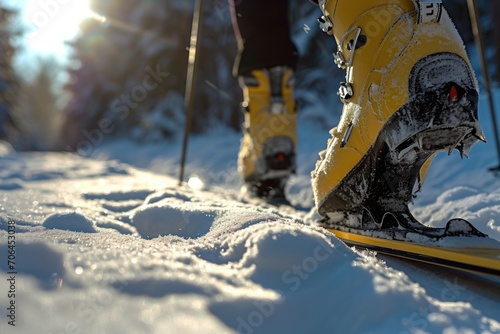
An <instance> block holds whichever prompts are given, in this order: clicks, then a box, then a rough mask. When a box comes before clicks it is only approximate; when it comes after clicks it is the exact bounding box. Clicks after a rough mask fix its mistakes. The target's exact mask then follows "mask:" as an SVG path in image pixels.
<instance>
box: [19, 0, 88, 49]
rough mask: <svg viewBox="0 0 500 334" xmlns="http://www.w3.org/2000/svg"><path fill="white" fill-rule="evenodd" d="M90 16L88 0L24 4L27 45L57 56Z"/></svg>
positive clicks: (59, 0) (61, 0)
mask: <svg viewBox="0 0 500 334" xmlns="http://www.w3.org/2000/svg"><path fill="white" fill-rule="evenodd" d="M93 15H94V13H93V12H92V11H91V10H90V8H89V2H88V0H46V1H40V0H27V2H26V7H25V9H24V16H25V20H26V21H27V26H28V34H27V38H28V40H27V45H28V47H30V48H31V49H32V50H33V51H35V52H42V53H58V52H59V51H61V50H62V49H64V48H65V45H64V42H65V41H68V40H71V39H73V38H74V37H75V35H76V34H77V33H78V31H79V25H80V23H81V22H82V20H84V19H86V18H88V17H92V16H93Z"/></svg>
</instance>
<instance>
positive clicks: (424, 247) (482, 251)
mask: <svg viewBox="0 0 500 334" xmlns="http://www.w3.org/2000/svg"><path fill="white" fill-rule="evenodd" d="M325 228H326V229H327V230H328V231H330V232H332V233H333V234H334V235H335V236H337V237H338V238H339V239H340V240H342V241H343V242H344V243H346V244H347V245H349V246H355V247H360V248H364V249H369V250H373V251H375V252H377V253H379V254H385V255H390V256H395V257H399V258H404V259H409V260H416V261H420V262H425V263H430V264H433V265H438V266H442V267H447V268H453V269H458V270H462V271H468V272H473V273H476V274H486V275H492V276H495V277H500V247H498V248H495V247H494V246H493V245H492V248H486V247H484V248H483V247H480V246H479V245H475V246H473V247H446V246H435V245H431V244H421V243H417V242H411V241H408V240H406V241H402V240H394V239H389V238H387V239H386V238H381V237H374V236H369V235H362V234H359V233H352V232H346V231H342V230H340V229H338V228H335V227H325ZM448 238H450V237H448ZM454 238H458V239H457V240H456V241H459V240H460V238H467V237H458V236H457V237H454ZM485 238H486V239H487V240H489V241H492V242H493V243H494V240H492V239H489V238H487V237H485ZM476 244H477V243H476Z"/></svg>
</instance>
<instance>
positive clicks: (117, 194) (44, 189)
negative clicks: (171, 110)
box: [0, 115, 500, 333]
mask: <svg viewBox="0 0 500 334" xmlns="http://www.w3.org/2000/svg"><path fill="white" fill-rule="evenodd" d="M481 116H482V118H483V120H485V121H484V124H485V130H486V132H487V134H488V133H489V132H491V131H490V130H489V125H488V120H487V117H486V116H487V115H481ZM489 137H490V138H491V136H489ZM239 138H240V135H239V134H236V133H231V132H229V131H228V130H223V129H217V130H214V131H213V132H212V133H210V134H207V135H204V136H198V137H193V138H192V141H191V143H190V150H189V157H188V161H189V165H188V170H187V175H188V177H191V176H194V175H197V176H198V177H199V179H201V180H202V181H203V182H204V186H203V189H201V190H197V189H194V188H191V187H189V186H182V187H179V186H178V185H177V181H176V179H175V177H176V175H177V173H178V161H179V157H180V147H179V142H174V143H168V144H167V143H164V144H161V145H160V144H158V145H147V146H139V145H137V144H133V143H131V142H127V141H119V142H111V143H107V144H105V145H104V144H103V145H100V146H99V147H94V148H93V152H92V158H84V157H78V156H76V155H73V154H59V153H23V154H17V153H13V152H10V153H9V150H8V148H7V147H5V146H0V165H1V169H0V247H1V250H0V282H1V283H0V306H1V307H0V308H1V310H2V311H0V333H226V332H228V333H234V332H240V333H281V332H283V333H442V332H446V333H499V332H500V313H499V305H500V280H499V279H493V278H490V277H482V276H477V275H472V274H466V273H461V272H456V271H451V270H444V269H438V268H436V267H432V266H426V265H422V264H414V263H410V262H408V261H403V260H397V259H393V258H389V257H382V256H375V254H373V253H370V252H362V251H358V250H354V249H351V248H348V247H346V246H345V245H344V244H343V243H342V242H340V241H339V240H338V239H337V238H335V237H334V236H333V235H332V234H330V233H328V232H327V231H325V230H323V229H321V228H318V227H316V226H314V225H312V224H311V222H309V221H308V220H307V219H305V217H306V215H307V213H308V212H307V211H308V210H293V209H290V208H287V209H285V208H282V209H280V210H277V209H276V208H272V207H259V206H255V205H252V204H248V203H247V204H245V203H241V202H240V201H238V188H239V180H238V176H237V174H236V166H235V165H236V154H237V151H238V146H239ZM327 138H328V129H326V128H323V127H321V126H319V125H315V124H309V123H301V125H300V140H301V146H300V148H299V173H298V175H297V176H296V177H295V178H294V179H293V180H292V182H291V184H290V187H289V189H288V192H289V194H290V198H291V200H292V202H293V203H294V204H296V205H297V206H300V207H301V208H310V207H311V206H312V204H313V200H312V195H311V191H310V189H309V172H310V171H311V169H312V168H313V166H314V163H315V161H316V156H317V153H318V151H319V150H321V149H322V148H323V147H324V145H325V143H326V139H327ZM494 152H495V150H494V146H493V144H488V145H484V144H478V145H477V147H475V149H473V151H472V157H471V159H470V160H468V161H460V159H459V158H458V154H456V153H454V154H453V155H452V157H446V156H444V157H439V158H438V159H437V161H436V163H435V165H434V167H433V168H432V170H431V172H430V174H429V178H428V182H427V185H426V186H425V187H424V189H423V192H422V194H421V196H420V197H419V198H418V199H417V200H416V202H415V205H414V208H413V210H414V212H415V214H416V216H417V217H418V218H419V219H421V220H423V221H425V222H428V223H429V224H431V225H434V226H442V225H444V223H445V222H446V221H447V220H448V219H450V218H451V217H453V216H460V217H463V218H466V219H469V220H470V221H472V222H473V223H474V224H475V225H476V226H477V227H478V228H479V229H480V230H481V231H483V232H485V233H487V234H489V235H490V236H491V237H492V238H495V239H497V240H500V191H499V190H498V184H499V183H498V182H499V181H498V180H497V179H495V178H494V177H493V176H492V175H491V174H490V173H489V172H488V171H487V168H488V167H491V166H494V165H495V164H497V160H496V156H495V154H494ZM193 180H194V179H193ZM191 185H193V186H197V185H199V182H198V184H197V183H196V182H192V183H191ZM13 222H15V224H14V223H13ZM14 227H15V234H13V231H14ZM9 232H10V234H9ZM9 236H10V239H8V237H9ZM14 237H15V242H16V244H15V245H16V247H15V251H16V253H15V257H11V260H12V261H13V262H10V263H9V262H8V260H9V258H8V250H9V248H8V247H7V242H8V240H10V241H11V240H14ZM10 265H12V266H13V267H11V268H10V267H9V266H10ZM10 272H16V274H10ZM9 291H13V293H14V294H15V296H14V295H12V293H10V292H9ZM12 302H14V303H15V304H11V303H12ZM10 305H14V307H15V310H14V311H13V310H8V309H7V308H8V307H10V308H11V309H12V307H11V306H10ZM14 314H15V325H16V327H12V326H11V325H9V321H13V320H12V319H13V318H9V317H8V316H9V315H14Z"/></svg>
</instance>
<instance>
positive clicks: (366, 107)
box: [312, 0, 485, 234]
mask: <svg viewBox="0 0 500 334" xmlns="http://www.w3.org/2000/svg"><path fill="white" fill-rule="evenodd" d="M319 5H320V8H321V10H322V11H323V14H324V16H323V17H322V18H321V19H320V20H319V22H320V24H321V26H322V29H323V30H324V31H325V32H327V33H329V34H332V35H334V37H335V40H336V42H337V45H338V51H337V53H336V54H335V55H334V56H335V62H336V64H337V65H338V66H339V67H341V68H343V69H345V70H346V80H345V82H342V83H341V85H340V90H339V95H340V97H341V99H342V100H343V102H344V108H343V114H342V117H341V120H340V123H339V124H338V126H337V128H334V129H333V130H332V131H331V134H332V138H331V139H330V140H329V142H328V146H327V149H326V150H325V151H323V152H321V153H320V161H318V162H317V164H316V169H315V171H314V172H313V173H312V186H313V191H314V195H315V200H316V206H317V209H318V212H319V213H320V214H321V215H322V216H324V217H325V222H335V221H340V220H344V221H345V215H344V214H345V213H347V214H351V216H354V217H359V220H357V222H353V221H351V222H350V223H345V224H347V225H349V224H354V225H356V224H358V223H359V224H361V225H363V224H364V226H363V227H362V228H374V229H381V228H390V227H398V228H400V227H401V226H402V225H404V227H406V228H408V229H410V230H415V231H417V232H420V231H423V230H422V226H423V225H421V224H419V223H418V222H417V221H416V220H415V218H413V217H412V216H411V213H410V212H409V210H408V204H409V203H410V202H411V200H412V198H413V196H414V194H415V192H416V191H418V190H419V189H420V186H421V184H422V182H423V178H424V176H425V173H426V171H427V169H428V167H429V165H430V162H431V160H432V158H433V156H434V154H435V153H436V152H437V151H441V150H448V151H449V152H450V153H451V151H453V150H454V149H457V150H458V151H459V152H460V154H462V155H465V156H467V155H468V152H469V150H470V148H471V146H472V145H473V144H474V143H476V141H477V140H478V139H479V140H482V141H485V139H484V136H483V132H482V129H481V126H480V124H479V122H478V115H477V103H478V88H477V82H476V79H475V77H474V74H473V71H472V69H471V64H470V62H469V59H468V57H467V55H466V52H465V49H464V46H463V42H462V40H461V38H460V36H459V34H458V32H457V31H456V29H455V27H454V25H453V23H452V21H451V19H450V18H449V16H448V14H447V12H446V10H445V9H444V8H443V6H442V4H441V1H440V0H435V1H423V0H422V1H416V0H415V1H412V0H370V1H368V0H366V1H365V0H363V1H352V0H320V1H319ZM357 228H359V226H357ZM426 231H427V230H426ZM442 232H443V231H440V232H439V233H442ZM426 233H427V232H426ZM429 233H430V234H432V232H429Z"/></svg>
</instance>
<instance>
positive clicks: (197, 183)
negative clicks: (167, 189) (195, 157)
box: [188, 176, 205, 190]
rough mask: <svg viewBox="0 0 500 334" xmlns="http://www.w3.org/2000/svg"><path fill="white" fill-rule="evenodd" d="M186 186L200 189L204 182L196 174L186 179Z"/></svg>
mask: <svg viewBox="0 0 500 334" xmlns="http://www.w3.org/2000/svg"><path fill="white" fill-rule="evenodd" d="M188 186H189V187H190V188H191V189H195V190H200V189H203V187H204V186H205V184H204V183H203V181H202V180H201V179H200V178H199V177H198V176H192V177H190V178H189V180H188Z"/></svg>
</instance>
